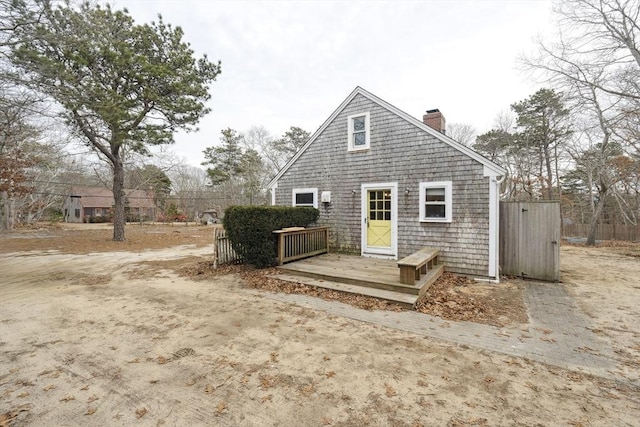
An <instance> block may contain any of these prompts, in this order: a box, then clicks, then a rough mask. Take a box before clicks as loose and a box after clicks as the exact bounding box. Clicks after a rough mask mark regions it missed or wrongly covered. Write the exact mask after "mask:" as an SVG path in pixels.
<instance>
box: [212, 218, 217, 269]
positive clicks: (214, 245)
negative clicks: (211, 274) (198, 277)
mask: <svg viewBox="0 0 640 427" xmlns="http://www.w3.org/2000/svg"><path fill="white" fill-rule="evenodd" d="M217 268H218V229H217V228H214V229H213V269H214V270H215V269H217Z"/></svg>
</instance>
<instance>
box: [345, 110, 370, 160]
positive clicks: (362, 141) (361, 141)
mask: <svg viewBox="0 0 640 427" xmlns="http://www.w3.org/2000/svg"><path fill="white" fill-rule="evenodd" d="M348 125H349V145H348V151H359V150H367V149H368V148H369V145H370V141H369V140H370V132H369V113H361V114H354V115H352V116H349V123H348Z"/></svg>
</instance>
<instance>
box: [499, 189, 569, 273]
mask: <svg viewBox="0 0 640 427" xmlns="http://www.w3.org/2000/svg"><path fill="white" fill-rule="evenodd" d="M559 240H560V203H559V202H500V268H501V273H502V274H506V275H510V276H520V277H525V278H530V279H541V280H548V281H558V280H559V279H560V241H559Z"/></svg>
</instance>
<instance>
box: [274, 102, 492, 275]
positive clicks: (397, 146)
mask: <svg viewBox="0 0 640 427" xmlns="http://www.w3.org/2000/svg"><path fill="white" fill-rule="evenodd" d="M364 112H369V113H370V137H371V139H370V144H371V146H370V149H369V150H367V151H363V152H348V151H347V138H348V128H347V127H348V125H347V118H348V116H350V115H353V114H359V113H364ZM483 170H484V169H483V165H482V164H481V163H479V162H478V161H476V160H474V159H472V158H470V157H468V156H467V155H466V154H464V153H461V152H460V151H458V150H456V149H455V148H453V147H451V146H450V145H448V144H446V143H444V142H442V141H440V140H439V139H437V138H436V137H434V136H432V135H430V134H428V133H427V132H425V131H424V130H422V129H420V128H419V127H417V126H415V125H414V124H412V123H410V122H408V121H406V120H405V119H404V118H402V117H400V116H397V115H396V114H394V113H393V112H391V111H389V110H387V109H386V108H384V107H382V106H381V105H379V104H377V103H375V102H373V101H371V100H369V99H368V98H366V97H364V96H362V95H361V94H357V95H356V96H355V97H354V98H353V100H352V101H351V102H349V103H348V104H347V105H346V107H345V108H344V109H343V110H342V111H341V112H340V113H339V114H338V115H337V116H336V118H335V119H334V120H333V121H332V122H331V123H329V124H328V126H327V127H326V128H325V129H324V130H323V132H322V133H321V134H320V135H318V136H317V138H316V139H315V141H314V142H313V143H312V144H311V145H309V146H308V147H307V149H306V151H304V152H303V153H302V154H301V155H300V157H299V158H298V159H297V160H296V161H295V162H294V163H293V164H292V165H291V166H290V167H289V169H288V170H286V172H285V173H284V174H283V175H282V176H281V177H280V179H279V180H278V182H277V189H276V195H275V201H276V204H278V205H291V194H292V190H293V189H294V188H308V187H313V188H318V195H320V193H321V192H322V191H331V202H332V203H331V204H330V205H328V206H323V205H322V204H321V203H319V210H320V219H319V221H318V223H319V224H320V225H328V226H329V227H331V229H330V239H331V246H332V248H333V250H339V251H346V252H355V253H357V254H359V253H360V244H361V216H362V215H363V214H362V213H361V199H360V197H361V194H360V188H361V187H360V186H361V184H365V183H379V182H397V183H398V218H397V226H398V254H397V255H398V257H399V258H402V257H404V256H406V255H409V254H410V253H412V252H415V251H416V250H418V249H420V248H421V247H424V246H432V247H437V248H439V249H440V250H441V253H442V255H441V260H442V261H443V262H444V263H445V265H446V267H447V269H448V270H449V271H454V272H458V273H463V274H471V275H477V276H487V275H488V263H489V178H488V177H484V176H483ZM429 181H452V194H453V197H452V200H453V220H452V222H451V223H424V222H420V221H419V183H420V182H429ZM407 189H409V193H408V194H407V193H406V190H407ZM353 190H355V194H354V192H353Z"/></svg>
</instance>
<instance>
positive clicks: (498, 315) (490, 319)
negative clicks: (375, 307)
mask: <svg viewBox="0 0 640 427" xmlns="http://www.w3.org/2000/svg"><path fill="white" fill-rule="evenodd" d="M415 307H416V311H419V312H421V313H426V314H431V315H433V316H438V317H441V318H443V319H447V320H456V321H460V320H463V321H469V322H476V323H484V324H488V325H493V326H506V325H510V324H514V323H527V322H528V316H527V309H526V306H525V303H524V297H523V290H522V286H519V285H518V284H517V283H516V284H514V283H512V282H502V283H500V284H485V283H478V282H475V281H473V280H471V279H469V278H467V277H463V276H457V275H455V274H452V273H444V274H443V275H442V276H440V278H439V279H438V280H437V281H436V282H435V283H434V284H433V285H431V287H430V288H429V289H428V290H427V292H425V293H424V295H422V296H421V297H420V298H419V299H418V301H416V305H415Z"/></svg>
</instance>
